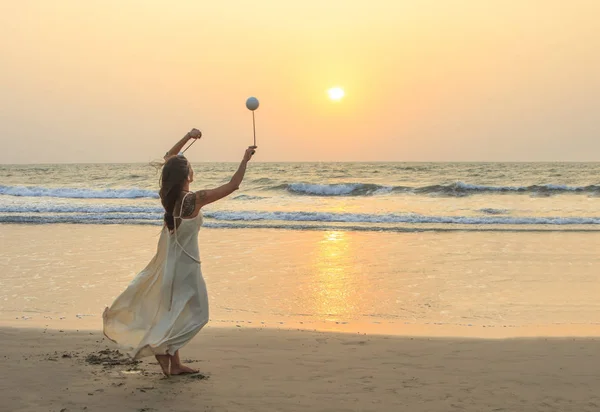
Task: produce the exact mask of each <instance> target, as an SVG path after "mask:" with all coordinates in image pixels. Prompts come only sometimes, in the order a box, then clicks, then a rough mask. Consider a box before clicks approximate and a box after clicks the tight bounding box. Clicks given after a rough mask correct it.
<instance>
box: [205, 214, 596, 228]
mask: <svg viewBox="0 0 600 412" xmlns="http://www.w3.org/2000/svg"><path fill="white" fill-rule="evenodd" d="M204 216H205V217H207V218H211V219H215V220H221V221H265V220H268V221H289V222H331V223H374V224H377V223H379V224H389V223H429V224H460V225H598V224H600V217H570V216H569V217H560V216H558V217H529V216H523V217H508V216H427V215H421V214H416V213H409V214H402V215H399V214H367V213H328V212H277V211H276V212H262V211H212V212H207V213H205V214H204Z"/></svg>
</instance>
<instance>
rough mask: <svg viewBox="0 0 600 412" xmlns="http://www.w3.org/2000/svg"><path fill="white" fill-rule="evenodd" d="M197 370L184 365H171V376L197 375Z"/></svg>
mask: <svg viewBox="0 0 600 412" xmlns="http://www.w3.org/2000/svg"><path fill="white" fill-rule="evenodd" d="M198 372H200V371H199V370H197V369H192V368H188V367H187V366H184V365H173V364H171V375H185V374H189V373H198Z"/></svg>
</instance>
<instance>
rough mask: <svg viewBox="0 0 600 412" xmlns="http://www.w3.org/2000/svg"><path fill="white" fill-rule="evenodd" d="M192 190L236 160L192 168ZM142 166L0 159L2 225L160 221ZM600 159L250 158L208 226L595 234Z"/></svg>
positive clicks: (221, 177) (155, 181) (209, 209)
mask: <svg viewBox="0 0 600 412" xmlns="http://www.w3.org/2000/svg"><path fill="white" fill-rule="evenodd" d="M193 166H194V170H195V178H196V181H194V182H193V184H192V189H193V190H200V189H207V188H214V187H217V186H219V185H222V184H224V183H226V182H227V181H229V179H230V178H231V176H232V175H233V173H234V172H235V171H236V168H237V164H235V163H198V164H194V165H193ZM159 178H160V170H158V169H157V168H156V167H155V166H153V165H152V164H149V163H135V164H47V165H41V164H40V165H1V166H0V223H11V224H53V223H68V224H96V225H107V224H110V225H115V224H118V225H161V224H162V215H163V210H162V207H161V204H160V200H159V198H158V188H159ZM599 207H600V163H251V164H249V167H248V170H247V173H246V176H245V179H244V181H243V183H242V185H241V187H240V190H239V191H237V192H235V193H234V194H232V195H231V196H230V197H228V198H226V199H224V200H222V201H219V202H216V203H214V204H211V205H208V206H206V207H205V210H204V217H205V226H207V227H215V228H230V229H236V228H271V229H281V230H339V231H375V232H376V231H389V232H407V231H408V232H412V231H451V230H461V231H542V230H545V231H548V230H550V231H598V230H600V212H599Z"/></svg>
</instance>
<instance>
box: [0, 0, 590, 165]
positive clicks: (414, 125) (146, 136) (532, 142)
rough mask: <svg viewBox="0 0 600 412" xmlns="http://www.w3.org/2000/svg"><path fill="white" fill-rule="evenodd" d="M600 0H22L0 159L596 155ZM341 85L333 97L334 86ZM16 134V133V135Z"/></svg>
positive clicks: (14, 16)
mask: <svg viewBox="0 0 600 412" xmlns="http://www.w3.org/2000/svg"><path fill="white" fill-rule="evenodd" d="M598 16H600V1H596V0H589V1H586V0H570V1H563V0H547V1H543V0H525V1H523V0H519V1H517V0H504V1H499V0H485V1H476V0H462V1H461V0H421V1H418V0H415V1H403V0H394V1H381V0H369V1H358V0H356V1H353V0H345V1H339V0H327V1H326V0H320V1H316V0H303V1H293V2H292V1H282V0H254V1H241V0H237V1H235V0H231V1H227V2H217V1H215V2H208V1H199V0H178V1H173V2H167V1H153V0H146V1H133V0H131V1H130V0H118V1H117V0H103V1H99V0H98V1H95V0H94V1H92V0H89V1H80V0H69V1H67V0H53V1H47V0H39V1H28V0H20V1H13V2H4V4H3V6H2V13H1V14H0V56H1V64H0V143H1V144H2V147H3V148H4V150H1V151H0V163H54V162H145V161H148V160H152V159H155V158H158V157H160V156H161V155H162V154H163V153H164V152H165V151H166V150H167V149H168V148H169V147H170V145H171V144H172V143H173V141H175V140H176V139H177V138H179V137H180V136H181V135H183V134H185V132H187V131H188V130H189V129H190V128H192V127H198V128H199V129H201V130H202V131H203V132H204V134H205V138H204V139H203V141H202V142H201V143H198V144H196V145H195V146H194V147H193V149H191V150H190V152H188V154H189V157H190V158H191V159H192V160H193V161H234V160H235V161H237V160H238V159H239V158H240V157H241V154H242V152H243V150H244V147H245V146H247V145H248V144H250V143H251V142H252V118H251V114H250V112H249V111H248V110H247V109H246V108H245V106H244V102H245V100H246V98H247V97H248V96H251V95H255V96H256V97H258V98H259V99H260V102H261V107H260V109H259V110H258V111H257V112H256V116H257V119H256V120H257V135H258V136H257V137H258V144H259V155H258V157H257V159H256V160H260V161H313V160H317V161H374V160H381V161H384V160H390V161H495V160H499V161H502V160H508V161H528V160H531V161H537V160H600V155H599V154H598V153H600V133H599V131H600V130H599V129H600V127H599V125H600V115H599V113H600V26H599V25H598ZM333 86H340V87H342V88H344V90H345V92H346V97H345V98H344V99H343V100H342V101H341V102H339V103H334V102H332V101H331V100H329V99H328V97H327V93H326V91H327V89H328V88H330V87H333ZM7 148H8V149H7Z"/></svg>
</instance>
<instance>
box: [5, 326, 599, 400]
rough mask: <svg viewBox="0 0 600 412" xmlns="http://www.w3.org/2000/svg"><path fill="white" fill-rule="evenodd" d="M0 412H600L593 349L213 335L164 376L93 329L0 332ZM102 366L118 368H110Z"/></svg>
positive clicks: (582, 345)
mask: <svg viewBox="0 0 600 412" xmlns="http://www.w3.org/2000/svg"><path fill="white" fill-rule="evenodd" d="M0 341H1V342H2V357H1V359H2V370H3V373H2V374H1V375H0V385H1V386H2V388H3V400H2V404H1V406H0V410H2V411H56V412H59V411H64V412H68V411H107V410H109V411H114V412H125V411H137V412H140V411H257V412H259V411H260V412H262V411H304V410H310V411H399V410H406V411H415V412H421V411H423V412H425V411H427V412H435V411H440V412H442V411H468V412H471V411H472V412H481V411H523V412H526V411H573V412H575V411H577V412H585V411H590V412H592V411H597V410H598V409H599V408H600V396H599V395H598V390H599V389H600V375H599V374H598V371H597V365H598V347H599V345H598V340H597V339H583V338H564V339H545V338H539V339H501V340H483V339H463V338H454V339H434V338H402V337H391V336H374V335H373V336H371V335H360V334H354V335H353V334H335V333H324V332H306V331H282V330H279V331H277V330H269V329H245V328H233V329H230V328H207V329H206V330H205V331H204V332H203V333H202V334H200V335H199V336H198V337H197V338H196V339H194V340H193V341H192V343H191V344H190V345H189V346H188V347H186V350H185V358H186V359H188V360H189V361H190V362H191V364H192V365H193V366H195V367H197V368H199V369H200V371H201V375H195V376H189V377H172V378H170V379H165V378H163V377H162V376H161V374H160V373H159V370H158V367H157V365H155V364H154V362H153V361H150V360H144V361H143V362H142V363H140V364H137V365H134V364H130V363H129V362H128V361H126V358H123V357H120V356H118V355H116V354H115V353H114V352H110V353H106V352H103V351H105V350H106V349H112V347H111V346H109V345H107V343H106V341H105V340H103V339H102V337H101V335H100V334H99V333H98V332H84V331H80V332H71V331H64V332H59V331H56V330H45V331H44V330H39V329H14V328H3V329H1V331H0ZM102 362H104V363H113V365H106V364H102Z"/></svg>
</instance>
